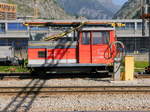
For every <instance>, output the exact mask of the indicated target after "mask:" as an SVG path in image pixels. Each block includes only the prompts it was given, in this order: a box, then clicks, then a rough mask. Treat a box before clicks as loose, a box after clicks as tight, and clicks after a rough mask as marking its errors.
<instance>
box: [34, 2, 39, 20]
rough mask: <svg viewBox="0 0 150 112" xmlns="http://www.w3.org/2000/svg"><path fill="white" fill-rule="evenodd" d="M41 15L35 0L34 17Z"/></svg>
mask: <svg viewBox="0 0 150 112" xmlns="http://www.w3.org/2000/svg"><path fill="white" fill-rule="evenodd" d="M38 17H39V11H38V5H37V0H34V19H36V18H38Z"/></svg>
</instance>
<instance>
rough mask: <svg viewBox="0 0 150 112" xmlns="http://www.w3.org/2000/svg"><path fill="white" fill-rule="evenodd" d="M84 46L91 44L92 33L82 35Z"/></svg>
mask: <svg viewBox="0 0 150 112" xmlns="http://www.w3.org/2000/svg"><path fill="white" fill-rule="evenodd" d="M82 44H84V45H89V44H90V32H83V33H82Z"/></svg>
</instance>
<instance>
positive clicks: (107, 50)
mask: <svg viewBox="0 0 150 112" xmlns="http://www.w3.org/2000/svg"><path fill="white" fill-rule="evenodd" d="M118 45H119V46H120V47H121V50H120V49H118V48H117V47H118ZM114 47H116V48H115V49H116V50H115V51H114V50H113V48H114ZM109 50H110V55H108V57H106V54H108V52H109ZM119 50H120V51H119ZM116 51H117V52H116ZM114 54H115V55H114ZM120 54H121V55H120ZM125 55H126V52H125V46H124V44H123V43H122V42H121V41H115V42H112V43H111V44H109V45H108V48H107V49H106V51H105V52H104V58H105V59H107V60H110V59H113V60H114V63H115V62H120V65H119V66H118V68H117V70H116V71H114V73H116V72H118V70H119V69H120V67H121V64H122V63H123V59H124V57H125ZM118 56H119V57H118ZM115 58H117V59H119V58H120V59H119V60H115Z"/></svg>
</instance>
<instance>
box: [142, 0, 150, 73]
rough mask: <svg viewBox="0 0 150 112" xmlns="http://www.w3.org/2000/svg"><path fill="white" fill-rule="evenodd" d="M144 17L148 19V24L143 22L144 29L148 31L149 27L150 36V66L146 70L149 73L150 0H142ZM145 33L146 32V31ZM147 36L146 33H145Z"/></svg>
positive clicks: (149, 34) (144, 19)
mask: <svg viewBox="0 0 150 112" xmlns="http://www.w3.org/2000/svg"><path fill="white" fill-rule="evenodd" d="M141 3H142V16H141V17H142V19H143V21H144V22H145V21H146V20H148V24H147V25H145V23H146V22H145V23H143V25H144V29H143V31H144V32H146V29H147V28H148V29H149V31H148V37H149V39H148V40H149V42H148V49H149V66H148V67H146V69H145V72H146V73H147V74H150V0H142V1H141ZM145 26H147V28H145ZM144 34H145V33H144ZM144 36H145V35H144Z"/></svg>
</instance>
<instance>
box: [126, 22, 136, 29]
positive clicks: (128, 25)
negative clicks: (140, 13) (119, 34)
mask: <svg viewBox="0 0 150 112" xmlns="http://www.w3.org/2000/svg"><path fill="white" fill-rule="evenodd" d="M134 29H135V23H126V24H125V30H134Z"/></svg>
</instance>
